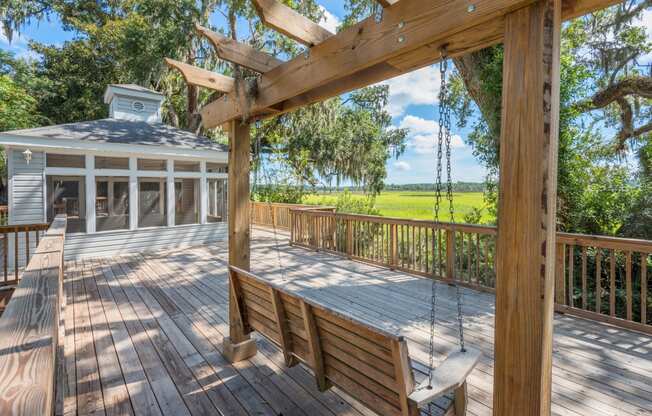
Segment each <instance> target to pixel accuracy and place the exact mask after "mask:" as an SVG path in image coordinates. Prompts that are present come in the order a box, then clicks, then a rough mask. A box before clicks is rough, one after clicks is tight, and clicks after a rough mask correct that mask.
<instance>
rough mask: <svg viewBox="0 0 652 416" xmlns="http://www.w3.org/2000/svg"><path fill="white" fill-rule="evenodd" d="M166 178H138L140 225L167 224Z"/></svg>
mask: <svg viewBox="0 0 652 416" xmlns="http://www.w3.org/2000/svg"><path fill="white" fill-rule="evenodd" d="M166 212H167V201H166V192H165V179H163V178H138V227H140V228H143V227H161V226H164V225H166V224H167V217H166V215H167V214H166Z"/></svg>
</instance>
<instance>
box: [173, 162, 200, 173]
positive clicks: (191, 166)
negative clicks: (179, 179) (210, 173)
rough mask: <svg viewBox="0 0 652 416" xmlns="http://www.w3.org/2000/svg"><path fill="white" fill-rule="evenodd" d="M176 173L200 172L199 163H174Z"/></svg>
mask: <svg viewBox="0 0 652 416" xmlns="http://www.w3.org/2000/svg"><path fill="white" fill-rule="evenodd" d="M174 171H175V172H199V162H185V161H181V160H175V161H174Z"/></svg>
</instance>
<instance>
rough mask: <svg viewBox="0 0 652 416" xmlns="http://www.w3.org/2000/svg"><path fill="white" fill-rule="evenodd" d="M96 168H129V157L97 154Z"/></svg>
mask: <svg viewBox="0 0 652 416" xmlns="http://www.w3.org/2000/svg"><path fill="white" fill-rule="evenodd" d="M95 169H129V158H127V157H106V156H95Z"/></svg>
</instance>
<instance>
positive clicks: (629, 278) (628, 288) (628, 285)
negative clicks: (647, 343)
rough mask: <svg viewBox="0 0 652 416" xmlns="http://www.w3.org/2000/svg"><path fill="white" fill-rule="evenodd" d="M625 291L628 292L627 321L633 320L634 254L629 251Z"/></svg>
mask: <svg viewBox="0 0 652 416" xmlns="http://www.w3.org/2000/svg"><path fill="white" fill-rule="evenodd" d="M625 290H626V291H627V295H626V297H627V307H626V309H627V312H626V313H627V320H629V321H631V320H632V304H633V303H634V302H633V301H632V297H633V291H632V252H631V251H627V254H626V255H625Z"/></svg>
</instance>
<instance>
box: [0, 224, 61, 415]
mask: <svg viewBox="0 0 652 416" xmlns="http://www.w3.org/2000/svg"><path fill="white" fill-rule="evenodd" d="M65 230H66V218H65V216H58V217H57V218H56V219H55V220H54V222H53V223H52V225H51V226H50V227H49V229H48V230H47V232H46V234H45V236H43V238H41V240H40V242H39V245H38V247H37V248H36V252H35V253H34V255H33V256H32V258H31V260H30V262H29V264H28V265H27V267H26V268H25V271H24V272H23V274H22V277H21V279H20V282H19V283H18V286H17V287H16V291H15V293H14V295H13V297H12V299H11V301H10V302H9V305H8V306H7V309H6V310H5V311H4V314H3V315H2V317H1V318H0V397H1V398H2V400H0V414H1V415H25V416H27V415H51V414H53V413H54V406H55V402H56V397H55V396H56V394H55V379H56V375H57V363H58V362H61V361H60V356H61V354H62V344H61V343H60V342H62V341H63V336H62V335H61V334H60V331H62V329H63V328H62V326H61V325H60V321H59V319H60V310H61V296H62V295H61V294H62V282H63V246H64V239H65Z"/></svg>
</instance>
